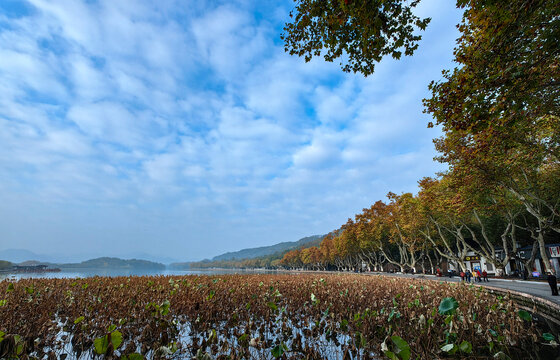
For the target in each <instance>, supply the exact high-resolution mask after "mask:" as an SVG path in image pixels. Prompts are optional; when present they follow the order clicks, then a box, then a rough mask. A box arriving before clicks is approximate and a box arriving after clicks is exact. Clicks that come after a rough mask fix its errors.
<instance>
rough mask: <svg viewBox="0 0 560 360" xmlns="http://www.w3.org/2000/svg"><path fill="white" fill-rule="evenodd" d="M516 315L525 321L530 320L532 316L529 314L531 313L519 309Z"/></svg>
mask: <svg viewBox="0 0 560 360" xmlns="http://www.w3.org/2000/svg"><path fill="white" fill-rule="evenodd" d="M517 315H519V317H520V318H521V319H523V320H525V321H532V320H533V317H532V316H531V314H529V313H528V312H527V311H525V310H519V312H518V313H517Z"/></svg>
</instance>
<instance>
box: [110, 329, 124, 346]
mask: <svg viewBox="0 0 560 360" xmlns="http://www.w3.org/2000/svg"><path fill="white" fill-rule="evenodd" d="M111 343H112V344H113V348H115V349H117V348H118V347H119V346H121V344H122V334H121V332H120V331H118V330H117V331H113V332H112V333H111Z"/></svg>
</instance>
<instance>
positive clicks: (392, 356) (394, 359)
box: [383, 350, 399, 360]
mask: <svg viewBox="0 0 560 360" xmlns="http://www.w3.org/2000/svg"><path fill="white" fill-rule="evenodd" d="M383 354H385V356H387V357H388V358H389V359H391V360H399V358H398V357H397V355H395V353H393V352H391V351H389V350H387V351H384V352H383Z"/></svg>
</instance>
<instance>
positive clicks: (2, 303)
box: [0, 300, 8, 306]
mask: <svg viewBox="0 0 560 360" xmlns="http://www.w3.org/2000/svg"><path fill="white" fill-rule="evenodd" d="M7 302H8V300H0V306H4V305H6V303H7Z"/></svg>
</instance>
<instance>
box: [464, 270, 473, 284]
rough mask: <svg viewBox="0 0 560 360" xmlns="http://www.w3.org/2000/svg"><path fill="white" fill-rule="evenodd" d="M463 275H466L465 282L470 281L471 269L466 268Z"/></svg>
mask: <svg viewBox="0 0 560 360" xmlns="http://www.w3.org/2000/svg"><path fill="white" fill-rule="evenodd" d="M465 276H466V277H467V282H468V283H470V282H471V276H472V273H471V271H470V270H467V272H466V273H465Z"/></svg>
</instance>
